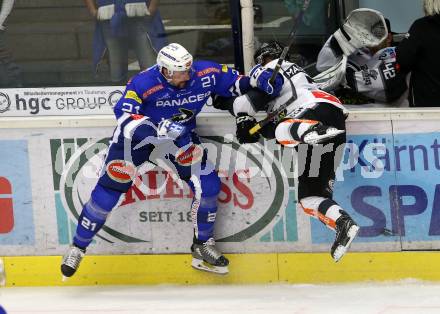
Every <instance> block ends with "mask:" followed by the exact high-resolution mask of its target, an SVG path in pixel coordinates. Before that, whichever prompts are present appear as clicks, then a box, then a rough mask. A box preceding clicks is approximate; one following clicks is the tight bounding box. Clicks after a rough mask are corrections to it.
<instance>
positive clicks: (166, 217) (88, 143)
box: [51, 136, 297, 253]
mask: <svg viewBox="0 0 440 314" xmlns="http://www.w3.org/2000/svg"><path fill="white" fill-rule="evenodd" d="M107 142H108V139H101V140H87V139H63V140H51V149H52V156H54V159H53V160H52V163H53V173H54V183H55V184H54V186H55V190H56V191H55V199H56V204H57V215H58V225H59V238H60V244H68V243H70V241H71V238H72V234H73V233H74V232H75V230H74V226H72V222H73V223H74V224H73V225H75V224H76V221H77V218H78V217H79V214H80V212H81V210H82V207H83V204H84V203H85V202H87V201H88V199H89V197H90V193H91V190H92V189H93V187H94V185H95V183H96V181H97V179H98V173H99V170H100V167H101V164H102V158H103V157H104V154H105V152H106V150H107ZM203 142H204V143H203V146H204V147H206V148H207V149H208V151H209V154H208V155H209V156H208V158H209V159H210V160H211V161H212V162H213V163H215V164H216V169H218V174H219V176H220V179H221V192H220V195H219V197H218V205H219V209H218V212H217V221H216V239H217V241H220V242H242V241H245V240H250V241H252V242H261V241H263V242H267V238H268V237H267V234H268V233H270V234H271V232H272V229H273V228H274V226H275V224H277V227H278V228H277V229H278V231H277V232H279V233H280V234H282V235H281V236H278V237H273V236H272V235H271V236H269V238H270V239H274V238H277V239H278V240H279V239H281V238H282V241H296V240H297V230H296V223H294V224H292V223H290V224H287V223H284V221H285V216H286V213H285V210H286V208H287V204H288V202H289V187H288V181H287V177H286V175H283V173H282V172H283V170H282V166H281V165H280V164H279V163H278V162H277V161H276V160H274V159H273V156H267V157H264V158H270V157H272V158H271V160H270V162H266V164H270V171H271V174H273V175H268V176H262V175H261V173H260V172H261V169H262V168H263V165H262V164H263V163H264V160H261V159H258V158H256V157H255V156H253V154H251V153H249V152H248V151H246V150H245V149H242V148H241V147H240V145H238V144H237V143H235V142H229V143H226V142H225V141H224V139H223V137H214V136H208V137H204V138H203ZM256 147H257V146H256ZM260 147H261V146H260ZM256 149H258V148H256ZM260 149H263V147H261V148H260ZM262 155H264V154H262ZM192 197H193V195H192V192H191V190H190V189H189V187H188V186H187V184H186V183H184V182H182V181H180V180H179V179H178V178H177V177H176V176H175V175H173V174H172V173H170V172H167V171H166V170H164V169H161V168H159V167H154V166H152V167H149V168H148V169H146V170H145V171H141V172H140V173H139V175H138V177H137V180H136V181H135V184H133V186H132V187H131V188H130V189H129V191H128V192H127V193H126V195H125V200H124V201H123V203H122V204H121V205H120V207H119V208H117V209H115V210H114V211H113V213H112V215H111V219H109V220H108V221H107V223H106V225H105V226H104V228H103V229H102V230H101V231H100V232H99V234H98V236H99V238H100V239H101V240H103V241H106V242H109V243H115V242H119V243H120V242H125V243H138V244H141V243H144V244H145V246H147V247H153V248H154V251H155V252H157V253H160V252H182V251H186V250H187V247H186V246H182V244H183V243H186V242H187V241H186V240H187V239H190V238H191V234H192V223H191V209H190V208H191V200H192ZM292 212H293V214H294V209H292ZM290 222H291V221H290ZM280 223H281V224H284V226H283V227H282V228H280ZM66 226H67V228H66ZM141 246H142V245H141Z"/></svg>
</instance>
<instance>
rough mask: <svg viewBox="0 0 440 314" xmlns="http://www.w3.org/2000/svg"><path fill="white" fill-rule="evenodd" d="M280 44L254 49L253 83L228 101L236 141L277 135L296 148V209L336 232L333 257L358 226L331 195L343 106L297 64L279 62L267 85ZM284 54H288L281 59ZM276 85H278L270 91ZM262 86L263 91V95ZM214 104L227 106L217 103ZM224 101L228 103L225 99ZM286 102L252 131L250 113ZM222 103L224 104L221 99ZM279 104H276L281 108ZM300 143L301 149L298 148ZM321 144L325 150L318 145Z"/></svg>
mask: <svg viewBox="0 0 440 314" xmlns="http://www.w3.org/2000/svg"><path fill="white" fill-rule="evenodd" d="M282 51H283V47H282V45H281V44H279V43H278V42H270V43H264V44H263V45H262V46H261V48H260V49H258V50H257V52H256V53H255V56H254V58H255V62H256V63H257V65H256V66H255V67H254V68H253V69H252V71H251V74H250V77H251V80H250V83H251V86H253V87H258V88H259V90H257V89H254V90H251V91H249V92H247V93H246V94H245V95H243V96H239V97H236V98H235V99H234V100H233V102H232V101H231V100H229V103H230V104H231V102H232V107H233V108H230V109H231V110H233V113H234V115H235V117H236V123H237V131H236V136H237V139H238V141H239V142H240V143H242V144H244V143H255V142H257V141H258V140H259V139H260V135H263V136H264V137H266V138H276V141H277V143H279V144H280V145H283V146H285V147H292V148H295V149H297V151H298V152H299V153H298V163H297V164H298V168H299V169H304V171H302V173H298V178H297V179H298V180H297V182H296V184H295V185H296V187H297V189H298V191H297V197H298V201H299V202H298V209H302V210H303V211H304V212H305V213H306V214H308V215H310V216H313V217H315V218H317V219H319V220H320V221H321V222H323V223H324V224H325V225H326V226H327V227H329V228H330V229H332V230H334V231H336V238H335V241H334V244H333V245H332V247H331V256H332V257H333V259H334V260H335V261H336V262H337V261H339V260H340V259H341V258H342V256H343V255H344V254H345V252H346V251H347V250H348V248H349V246H350V244H351V242H352V241H353V239H354V238H355V236H356V235H357V233H358V231H359V226H358V225H357V224H356V223H355V222H354V221H353V219H352V218H351V217H350V216H349V215H348V213H347V212H345V211H344V210H343V209H342V208H341V207H340V206H339V205H338V204H337V203H336V202H335V201H334V200H333V199H332V195H333V183H334V179H335V171H336V169H335V165H339V161H340V158H341V156H340V155H341V154H339V155H338V154H336V152H337V150H338V148H340V146H341V145H345V139H346V137H345V119H346V117H347V114H348V113H347V111H346V110H345V108H344V107H343V106H342V104H341V102H340V101H339V99H338V98H336V97H335V96H333V95H331V94H329V93H327V92H325V91H322V90H320V89H319V88H318V86H317V85H316V84H315V83H314V82H313V80H312V79H311V78H310V77H309V76H308V75H307V74H306V73H305V72H304V70H303V69H302V68H300V67H299V66H297V65H296V64H294V63H291V62H288V61H284V62H283V63H282V66H281V70H280V72H279V74H277V76H276V79H275V81H277V80H282V81H283V82H282V84H281V85H280V84H279V82H276V83H275V84H274V85H273V86H272V85H270V84H268V83H267V82H268V81H269V80H268V79H265V77H266V78H267V77H271V75H272V73H273V70H272V69H273V68H274V67H275V65H276V63H277V61H278V57H279V56H280V55H281V52H282ZM286 59H288V58H286ZM277 86H281V88H280V89H279V90H274V89H276V88H277ZM261 90H265V91H266V92H268V94H270V95H267V94H264V93H262V92H261ZM219 102H220V101H219V100H218V101H217V107H222V108H223V109H226V108H227V105H226V106H221V105H219ZM225 103H227V102H225ZM286 103H287V104H289V105H288V106H287V107H286V108H285V110H283V111H282V113H280V114H279V115H278V119H274V120H273V121H272V123H270V124H269V125H266V126H265V127H263V128H262V129H261V130H260V131H259V132H258V133H255V134H251V132H250V130H251V129H252V128H253V127H254V126H255V124H256V119H255V118H254V116H255V115H256V113H257V112H258V111H265V112H267V113H268V114H270V113H271V112H277V111H278V110H279V108H280V107H281V106H283V107H284V104H286ZM223 105H224V103H223ZM283 107H281V108H283ZM299 146H301V148H299ZM320 148H323V149H324V151H322V150H320ZM317 151H321V153H322V155H321V156H320V157H321V162H320V164H319V165H317V164H316V163H315V162H312V159H314V158H315V155H313V158H312V153H313V154H315V153H316V152H317Z"/></svg>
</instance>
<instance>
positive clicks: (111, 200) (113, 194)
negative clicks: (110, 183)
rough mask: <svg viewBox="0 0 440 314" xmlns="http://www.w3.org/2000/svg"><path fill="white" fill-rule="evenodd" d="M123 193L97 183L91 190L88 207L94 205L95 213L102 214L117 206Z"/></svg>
mask: <svg viewBox="0 0 440 314" xmlns="http://www.w3.org/2000/svg"><path fill="white" fill-rule="evenodd" d="M123 196H124V193H122V192H120V191H115V190H112V189H109V188H106V187H104V186H102V185H99V184H97V185H96V186H95V188H94V189H93V191H92V195H91V197H90V200H89V201H88V203H89V204H91V205H90V207H94V209H95V210H96V214H97V215H98V216H102V215H103V214H104V213H107V215H108V213H110V212H111V211H112V210H113V209H114V208H116V207H118V206H119V205H120V203H121V201H122V198H123Z"/></svg>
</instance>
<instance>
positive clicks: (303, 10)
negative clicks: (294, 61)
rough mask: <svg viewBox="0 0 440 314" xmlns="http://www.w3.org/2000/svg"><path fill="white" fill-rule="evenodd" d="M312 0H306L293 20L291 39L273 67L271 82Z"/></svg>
mask: <svg viewBox="0 0 440 314" xmlns="http://www.w3.org/2000/svg"><path fill="white" fill-rule="evenodd" d="M310 2H311V0H304V3H303V6H302V8H301V11H300V12H299V13H298V15H297V16H296V18H295V21H294V22H293V27H292V30H291V31H290V34H289V40H288V42H287V45H286V46H285V47H284V49H283V52H282V53H281V56H280V57H279V58H278V62H277V64H276V65H275V68H274V69H273V73H272V76H271V77H270V79H269V83H271V84H272V83H273V82H274V81H275V77H276V76H277V74H278V72H279V71H280V68H281V64H283V61H284V59H285V58H286V56H287V53H288V52H289V49H290V46H292V44H293V41H294V40H295V34H296V31H297V29H298V27H297V26H298V24H299V22H300V21H301V20H302V18H303V16H304V13H305V12H306V10H307V8H308V7H309V5H310Z"/></svg>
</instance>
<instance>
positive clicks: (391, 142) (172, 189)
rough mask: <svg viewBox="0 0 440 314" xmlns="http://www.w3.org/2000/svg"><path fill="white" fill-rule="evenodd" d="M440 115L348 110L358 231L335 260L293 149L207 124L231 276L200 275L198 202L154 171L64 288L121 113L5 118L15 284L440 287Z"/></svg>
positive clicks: (351, 197)
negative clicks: (310, 210) (376, 283)
mask: <svg viewBox="0 0 440 314" xmlns="http://www.w3.org/2000/svg"><path fill="white" fill-rule="evenodd" d="M439 121H440V111H439V112H437V111H435V110H430V111H423V110H418V111H417V112H414V111H410V110H407V111H405V110H401V111H391V110H390V111H386V110H383V111H368V112H367V111H365V112H364V111H358V112H354V114H352V115H351V118H350V120H349V121H348V123H347V125H348V132H347V133H348V145H347V150H346V155H345V158H344V160H343V162H342V165H341V167H340V171H339V172H338V173H337V179H338V180H337V181H336V182H335V187H334V190H335V199H336V200H337V201H338V202H339V203H340V205H341V206H342V207H343V208H344V209H346V210H347V211H348V212H349V213H350V214H351V215H352V216H353V218H354V219H355V220H356V221H357V222H358V224H359V225H360V226H361V230H360V233H359V236H358V237H357V239H356V240H355V241H354V243H353V245H352V248H351V251H350V252H349V254H347V256H345V257H344V259H343V260H342V261H341V262H339V263H337V264H335V263H334V262H333V261H332V259H331V257H330V254H329V249H330V246H331V243H332V242H333V238H334V234H333V232H331V231H330V230H328V229H327V228H325V227H324V226H323V225H322V224H321V223H319V222H318V221H316V220H314V219H310V218H309V217H307V216H306V215H304V214H303V213H302V212H300V211H297V210H296V198H295V191H294V184H293V180H292V168H293V164H292V156H291V155H289V154H290V153H289V152H288V151H286V150H281V149H279V148H278V149H277V148H275V149H274V150H272V149H269V148H271V147H272V146H271V145H270V144H267V143H264V146H262V145H256V146H254V147H253V148H251V149H248V150H247V151H246V150H245V151H243V149H242V148H240V146H239V145H238V144H237V143H235V142H234V141H233V140H231V139H228V137H227V136H226V137H224V134H233V133H234V127H233V125H234V124H233V123H234V121H233V119H232V118H230V117H224V116H212V115H211V116H209V115H207V116H205V117H203V116H202V118H201V119H200V122H199V127H200V134H201V135H202V136H203V138H204V142H205V144H206V145H207V146H208V147H209V148H210V151H214V154H213V155H212V156H211V157H212V159H213V160H216V162H217V167H218V169H219V174H220V177H221V181H222V192H221V193H220V196H219V213H218V217H217V223H216V229H217V230H216V238H217V240H218V243H219V245H220V247H221V249H222V250H223V251H225V252H226V253H227V256H228V257H229V258H230V259H231V267H230V274H229V275H227V276H225V277H218V276H215V275H211V274H206V273H200V272H198V271H195V270H193V269H191V267H190V261H191V260H190V255H189V254H188V253H189V246H190V244H191V234H192V233H191V232H192V231H191V229H192V226H191V221H190V219H188V213H187V211H188V209H189V205H190V202H191V195H190V193H189V190H188V189H187V187H179V186H178V184H177V183H176V182H174V181H173V180H172V178H171V177H170V176H169V175H168V174H167V173H165V172H163V171H161V170H160V169H159V170H156V169H154V170H149V171H148V172H146V173H144V174H142V175H141V176H140V180H141V182H142V184H143V185H142V184H140V186H137V187H133V188H132V189H131V190H130V191H129V192H128V193H127V195H126V200H125V201H124V203H123V204H122V206H121V208H120V209H118V210H116V211H115V212H114V213H113V214H112V216H111V219H110V220H109V221H108V222H107V224H106V228H105V229H104V230H103V231H102V232H100V233H99V235H100V236H99V237H98V238H97V239H96V242H95V243H94V244H93V245H92V246H91V247H90V249H89V252H88V255H87V256H86V258H85V259H84V261H83V264H82V265H81V268H80V271H79V273H78V276H75V277H74V278H72V279H70V280H69V281H68V282H67V283H62V282H61V281H60V278H61V275H60V273H59V265H60V261H61V255H62V254H63V253H64V251H65V250H66V249H67V247H68V245H69V243H70V241H71V239H72V236H73V233H74V231H75V225H76V218H75V217H77V215H78V213H79V212H80V210H81V204H83V203H84V201H86V200H87V198H88V196H89V195H90V190H91V188H92V187H93V185H94V183H95V182H96V179H97V177H96V176H94V174H96V172H97V170H99V165H100V156H102V154H103V153H104V152H105V149H106V147H107V146H106V145H107V140H108V136H109V135H110V134H111V132H112V129H113V125H114V121H113V118H112V117H111V116H101V117H76V118H73V117H59V118H57V119H51V118H40V119H29V120H26V118H24V119H23V118H21V119H18V118H8V119H2V120H0V128H2V132H1V135H0V155H1V156H2V166H0V170H1V173H0V205H1V206H0V258H1V259H2V260H3V262H4V265H5V273H6V278H7V280H6V286H28V285H31V286H34V285H94V284H159V283H173V284H175V283H177V284H209V283H268V282H290V283H319V282H347V281H366V280H396V279H403V278H418V279H423V280H434V281H437V280H440V272H439V271H437V270H436V269H437V266H436V265H438V262H440V260H438V259H439V257H438V254H437V252H436V251H437V250H438V249H439V248H440V241H439V240H440V238H439V235H440V188H439V184H440V182H439V181H440V179H439V178H440V175H439V174H438V173H439V169H440V157H439V156H440V152H439V148H440V129H439V127H438V122H439ZM416 125H417V129H415V126H416ZM225 156H226V157H225ZM225 158H226V159H225ZM240 158H245V160H246V161H247V162H246V163H244V164H240V162H238V161H239V160H240ZM225 160H226V161H225ZM232 161H233V162H232ZM264 174H265V175H264ZM268 174H269V175H268ZM145 188H147V190H145Z"/></svg>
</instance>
